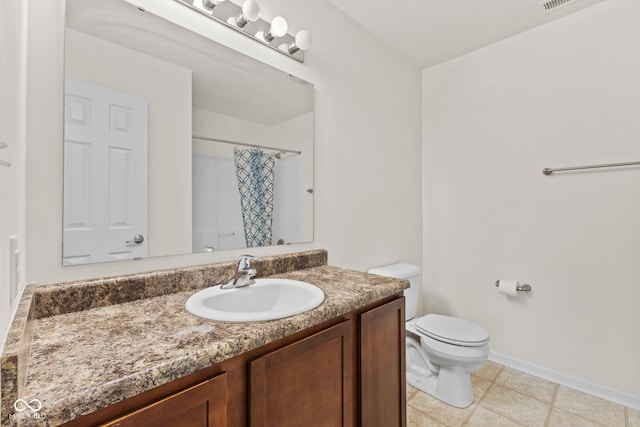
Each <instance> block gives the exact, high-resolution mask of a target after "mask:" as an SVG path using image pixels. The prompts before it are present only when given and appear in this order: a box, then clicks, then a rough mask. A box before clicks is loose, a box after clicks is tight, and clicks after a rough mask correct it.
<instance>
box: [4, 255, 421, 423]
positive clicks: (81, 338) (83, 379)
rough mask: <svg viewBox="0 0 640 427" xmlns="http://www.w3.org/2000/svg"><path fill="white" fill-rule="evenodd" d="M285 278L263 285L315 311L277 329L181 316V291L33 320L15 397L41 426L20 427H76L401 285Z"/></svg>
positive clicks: (335, 272)
mask: <svg viewBox="0 0 640 427" xmlns="http://www.w3.org/2000/svg"><path fill="white" fill-rule="evenodd" d="M274 258H277V257H274ZM324 259H325V260H326V253H325V258H324ZM315 264H322V263H321V262H320V263H315ZM312 265H313V264H312ZM225 268H226V265H225ZM284 270H285V272H281V273H275V274H272V275H270V277H280V278H288V279H294V280H301V281H305V282H309V283H312V284H314V285H316V286H318V287H319V288H320V289H322V290H323V291H324V293H325V300H324V302H323V303H322V304H321V305H320V306H318V307H317V308H315V309H313V310H310V311H308V312H306V313H303V314H299V315H296V316H292V317H288V318H284V319H280V320H274V321H267V322H251V323H226V322H217V321H212V320H207V319H203V318H199V317H196V316H194V315H192V314H190V313H188V312H187V311H186V310H185V302H186V301H187V299H188V298H189V297H190V296H191V295H193V294H194V293H196V292H197V291H198V290H199V289H189V290H183V291H178V292H173V293H169V294H166V295H158V296H151V297H144V298H141V299H134V300H132V301H128V302H122V303H117V304H105V305H103V306H99V307H96V308H88V309H82V310H79V311H72V312H69V313H63V314H57V315H49V316H47V317H40V318H36V319H34V321H33V325H32V328H33V330H32V332H31V333H32V335H31V341H30V346H29V349H28V351H27V353H26V355H23V360H26V363H27V367H26V370H24V373H23V376H24V378H21V380H22V381H24V384H23V387H20V388H21V389H22V391H21V392H20V393H19V394H20V398H22V399H24V400H25V401H27V402H29V401H31V400H32V399H38V400H39V401H40V402H41V403H42V409H41V410H40V411H39V414H40V415H41V416H44V417H46V418H45V420H42V419H39V420H31V419H23V420H21V422H20V424H19V425H38V426H42V425H58V424H60V423H63V422H66V421H69V420H72V419H75V418H77V417H80V416H82V415H85V414H88V413H91V412H94V411H96V410H98V409H101V408H103V407H106V406H109V405H111V404H114V403H117V402H119V401H122V400H124V399H127V398H130V397H132V396H135V395H137V394H140V393H142V392H145V391H147V390H150V389H153V388H155V387H157V386H160V385H162V384H165V383H168V382H170V381H173V380H175V379H178V378H181V377H184V376H186V375H188V374H191V373H194V372H197V371H199V370H201V369H204V368H207V367H209V366H211V365H214V364H216V363H219V362H222V361H225V360H227V359H230V358H232V357H234V356H237V355H240V354H242V353H244V352H247V351H250V350H253V349H255V348H258V347H260V346H263V345H265V344H268V343H270V342H272V341H275V340H277V339H280V338H283V337H285V336H288V335H291V334H294V333H296V332H299V331H302V330H304V329H307V328H309V327H312V326H315V325H318V324H320V323H322V322H324V321H327V320H330V319H332V318H335V317H338V316H340V315H343V314H346V313H348V312H350V311H353V310H355V309H357V308H359V307H362V306H365V305H367V304H370V303H373V302H375V301H377V300H380V299H383V298H385V297H388V296H391V295H395V294H398V293H400V292H402V291H403V290H404V289H405V288H406V287H407V285H408V283H407V282H406V281H404V280H397V279H391V278H385V277H381V276H374V275H370V274H367V273H363V272H357V271H352V270H346V269H341V268H336V267H330V266H327V265H315V266H312V267H311V268H306V269H302V270H294V271H286V270H287V269H286V268H285V269H284ZM36 299H37V298H36ZM32 310H33V309H32ZM23 311H28V310H26V309H23ZM26 329H28V328H26ZM29 332H30V331H29ZM23 347H24V346H23ZM23 351H24V350H23ZM5 352H6V349H5ZM3 356H4V355H3ZM23 363H24V362H23ZM3 374H4V372H3ZM18 376H19V375H16V379H15V381H18V379H17V377H18ZM9 378H10V377H9ZM5 390H6V389H5V387H4V386H3V392H4V391H5ZM3 400H6V396H4V393H3ZM4 403H5V404H4V405H3V410H4V412H3V417H2V418H3V425H5V424H4V423H5V421H6V418H7V413H6V410H7V405H6V402H4ZM10 409H11V408H10ZM8 425H16V424H8Z"/></svg>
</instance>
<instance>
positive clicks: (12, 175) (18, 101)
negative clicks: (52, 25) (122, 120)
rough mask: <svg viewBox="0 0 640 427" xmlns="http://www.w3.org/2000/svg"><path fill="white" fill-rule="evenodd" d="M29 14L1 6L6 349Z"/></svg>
mask: <svg viewBox="0 0 640 427" xmlns="http://www.w3.org/2000/svg"><path fill="white" fill-rule="evenodd" d="M27 12H28V11H27V7H26V3H25V2H24V1H21V0H6V1H2V2H0V76H2V78H0V141H4V142H6V143H7V146H8V147H7V148H4V149H2V150H0V159H2V160H5V161H8V162H10V163H11V167H8V168H7V167H5V166H0V343H2V342H4V338H5V335H6V332H7V327H8V325H9V322H10V320H11V316H12V315H13V312H14V311H15V308H16V302H17V299H16V300H14V301H13V302H12V301H11V298H10V285H9V283H10V265H9V238H10V237H11V236H17V237H18V250H19V251H20V252H21V256H20V268H19V270H20V272H19V274H18V275H19V276H20V277H22V278H23V277H24V265H25V263H24V248H25V245H24V243H25V219H24V218H25V179H24V178H25V166H24V165H25V150H26V148H25V139H26V101H27V99H26V96H27V86H26V84H27V80H26V69H27V52H26V46H27V22H28V15H27ZM18 280H20V278H18ZM22 282H23V281H22Z"/></svg>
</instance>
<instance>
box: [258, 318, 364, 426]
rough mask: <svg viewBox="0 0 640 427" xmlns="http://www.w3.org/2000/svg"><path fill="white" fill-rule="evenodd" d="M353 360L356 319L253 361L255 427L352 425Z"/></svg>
mask: <svg viewBox="0 0 640 427" xmlns="http://www.w3.org/2000/svg"><path fill="white" fill-rule="evenodd" d="M351 361H352V343H351V321H345V322H343V323H340V324H339V325H336V326H333V327H331V328H329V329H326V330H324V331H322V332H319V333H317V334H315V335H311V336H310V337H308V338H305V339H302V340H300V341H298V342H295V343H293V344H290V345H288V346H286V347H284V348H281V349H279V350H276V351H274V352H272V353H269V354H267V355H265V356H262V357H260V358H258V359H255V360H253V361H251V362H250V364H249V369H250V371H249V375H250V379H249V387H250V390H249V396H250V398H249V419H250V425H251V427H258V426H260V427H287V426H295V427H300V426H304V427H336V426H349V427H350V426H352V423H353V405H354V403H353V400H352V396H353V388H352V387H353V382H352V378H353V371H352V362H351Z"/></svg>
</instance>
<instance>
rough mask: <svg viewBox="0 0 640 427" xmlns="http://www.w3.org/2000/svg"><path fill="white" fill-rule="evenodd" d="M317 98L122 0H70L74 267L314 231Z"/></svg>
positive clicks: (67, 211) (69, 253)
mask: <svg viewBox="0 0 640 427" xmlns="http://www.w3.org/2000/svg"><path fill="white" fill-rule="evenodd" d="M211 25H215V23H213V22H211ZM313 105H314V90H313V86H312V85H311V84H309V83H307V82H304V81H301V80H300V79H297V78H295V77H293V76H290V75H288V74H286V73H284V72H282V71H280V70H277V69H274V68H272V67H270V66H267V65H265V64H263V63H261V62H258V61H256V60H254V59H252V58H249V57H247V56H245V55H242V54H240V53H238V52H236V51H233V50H231V49H228V48H226V47H223V46H221V45H219V44H218V43H215V42H214V41H212V40H210V39H207V38H205V37H202V36H200V35H197V34H195V33H193V32H191V31H189V30H187V29H185V28H183V27H180V26H177V25H175V24H173V23H171V22H168V21H166V20H164V19H161V18H159V17H156V16H154V15H153V14H151V13H149V12H145V11H142V10H140V9H138V8H137V7H135V6H133V5H132V4H130V3H127V2H125V1H123V0H66V28H65V99H64V111H65V114H64V194H63V199H64V200H63V205H64V215H63V216H64V224H63V261H62V262H63V265H78V264H87V263H94V262H104V261H118V260H126V259H139V258H146V257H156V256H165V255H176V254H184V253H192V252H206V251H221V250H228V249H239V248H246V247H255V246H270V245H279V244H289V243H299V242H309V241H312V240H313Z"/></svg>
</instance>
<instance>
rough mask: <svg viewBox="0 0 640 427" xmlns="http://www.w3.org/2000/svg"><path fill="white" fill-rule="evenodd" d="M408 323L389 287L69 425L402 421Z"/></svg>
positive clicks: (373, 425)
mask: <svg viewBox="0 0 640 427" xmlns="http://www.w3.org/2000/svg"><path fill="white" fill-rule="evenodd" d="M404 326H405V323H404V298H403V297H399V296H393V297H389V298H386V299H385V300H382V301H379V302H377V303H374V304H371V305H369V306H367V307H363V308H361V309H359V310H356V311H353V312H350V313H347V314H345V315H341V316H339V317H337V318H335V319H332V320H330V321H328V322H325V323H323V324H321V325H317V326H314V327H311V328H309V329H307V330H305V331H301V332H298V333H295V334H293V335H291V336H289V337H285V338H283V339H281V340H278V341H275V342H272V343H269V344H267V345H265V346H263V347H260V348H257V349H255V350H251V351H249V352H247V353H244V354H241V355H239V356H236V357H234V358H232V359H229V360H227V361H224V362H222V363H219V364H216V365H213V366H211V367H209V368H206V369H204V370H201V371H198V372H196V373H193V374H191V375H189V376H187V377H184V378H180V379H178V380H175V381H173V382H171V383H168V384H164V385H162V386H160V387H157V388H155V389H152V390H149V391H147V392H145V393H142V394H140V395H138V396H134V397H132V398H130V399H126V400H124V401H122V402H119V403H116V404H114V405H112V406H109V407H106V408H104V409H101V410H99V411H97V412H94V413H92V414H88V415H85V416H83V417H81V418H77V419H75V420H73V421H70V422H69V423H67V424H65V425H66V426H67V427H73V426H82V427H85V426H94V425H103V426H121V427H129V426H168V427H173V426H188V427H192V426H196V427H197V426H215V427H224V426H230V427H243V426H250V427H269V426H277V427H287V426H304V427H325V426H326V427H340V426H342V427H357V426H358V427H377V426H380V427H396V426H397V427H405V425H406V410H405V403H406V395H405V394H406V386H405V343H404V340H405V333H404Z"/></svg>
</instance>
